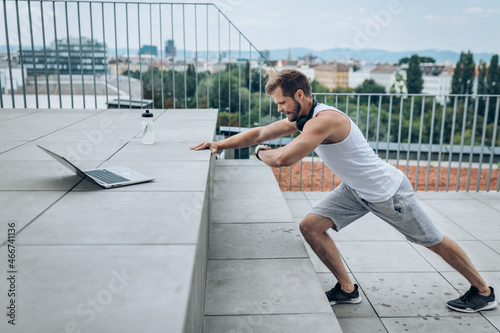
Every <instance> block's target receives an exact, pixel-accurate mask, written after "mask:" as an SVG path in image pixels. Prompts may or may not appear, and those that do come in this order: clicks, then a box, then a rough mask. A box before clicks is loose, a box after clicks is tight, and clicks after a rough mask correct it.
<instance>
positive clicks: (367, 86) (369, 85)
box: [354, 79, 385, 94]
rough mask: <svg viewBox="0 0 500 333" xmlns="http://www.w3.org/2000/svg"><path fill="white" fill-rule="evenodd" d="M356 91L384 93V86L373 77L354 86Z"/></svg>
mask: <svg viewBox="0 0 500 333" xmlns="http://www.w3.org/2000/svg"><path fill="white" fill-rule="evenodd" d="M354 91H355V92H357V93H373V94H384V93H385V88H384V86H381V85H380V84H378V83H377V82H375V80H374V79H367V80H364V81H363V83H361V84H360V85H359V86H357V87H356V88H354Z"/></svg>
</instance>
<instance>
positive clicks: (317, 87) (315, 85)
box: [311, 80, 330, 93]
mask: <svg viewBox="0 0 500 333" xmlns="http://www.w3.org/2000/svg"><path fill="white" fill-rule="evenodd" d="M311 91H313V92H315V93H328V92H330V90H329V89H328V88H327V87H325V86H324V85H322V84H321V83H319V82H318V81H316V80H313V81H312V82H311Z"/></svg>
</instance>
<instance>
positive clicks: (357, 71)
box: [349, 66, 375, 88]
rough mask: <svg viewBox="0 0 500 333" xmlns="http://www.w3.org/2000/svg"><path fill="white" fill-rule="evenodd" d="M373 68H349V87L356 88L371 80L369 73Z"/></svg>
mask: <svg viewBox="0 0 500 333" xmlns="http://www.w3.org/2000/svg"><path fill="white" fill-rule="evenodd" d="M374 68H375V66H363V67H360V68H357V67H350V68H349V87H351V88H356V87H357V86H359V85H361V84H362V83H363V82H365V80H369V79H371V71H372V70H373V69H374Z"/></svg>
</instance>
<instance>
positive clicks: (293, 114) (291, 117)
mask: <svg viewBox="0 0 500 333" xmlns="http://www.w3.org/2000/svg"><path fill="white" fill-rule="evenodd" d="M293 102H294V106H293V110H292V111H291V113H290V114H288V115H287V119H288V121H289V122H291V123H293V122H294V121H297V119H298V118H299V113H300V110H301V109H302V106H301V105H300V103H299V102H298V101H297V100H296V99H295V98H294V99H293Z"/></svg>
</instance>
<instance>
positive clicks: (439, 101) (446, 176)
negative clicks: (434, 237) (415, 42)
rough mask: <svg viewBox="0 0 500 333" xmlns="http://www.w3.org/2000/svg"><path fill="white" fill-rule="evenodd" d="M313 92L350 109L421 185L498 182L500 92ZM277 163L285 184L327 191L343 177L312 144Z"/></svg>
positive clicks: (490, 186) (493, 185) (492, 185)
mask: <svg viewBox="0 0 500 333" xmlns="http://www.w3.org/2000/svg"><path fill="white" fill-rule="evenodd" d="M313 95H314V97H315V98H316V99H317V100H318V101H319V102H323V103H325V104H329V105H331V106H334V107H336V108H338V109H340V110H341V111H344V112H345V113H346V114H347V115H349V117H350V118H351V119H352V120H353V121H354V122H355V123H356V124H357V125H358V127H359V128H360V129H361V131H362V132H363V134H364V135H365V137H366V138H367V140H368V141H369V143H370V145H371V146H372V148H373V149H374V150H375V152H376V153H377V154H379V156H380V157H381V158H383V159H385V160H386V161H388V162H390V163H392V164H393V165H395V166H396V167H398V168H400V169H401V170H402V171H403V172H404V173H405V174H406V175H407V176H408V177H409V178H410V180H411V181H412V183H413V185H414V188H415V190H424V191H432V190H434V191H479V190H481V191H490V190H494V191H497V192H498V191H499V190H500V181H499V178H500V168H499V164H500V137H499V135H498V129H499V119H498V118H499V108H500V96H498V95H439V96H433V95H423V94H409V95H398V94H333V93H331V94H313ZM274 171H275V175H276V178H277V179H278V182H279V184H280V187H281V189H282V190H285V191H292V190H299V191H329V190H332V189H333V188H334V187H335V186H337V185H338V183H339V182H340V180H339V179H337V178H336V177H335V175H334V174H333V173H332V172H331V171H330V170H328V168H325V164H324V163H323V162H322V161H321V160H320V159H319V157H318V156H317V155H316V154H315V153H314V152H312V153H311V154H310V155H309V156H308V157H306V158H304V159H303V160H302V161H301V162H300V163H297V164H296V165H294V166H292V167H289V168H281V169H276V170H274Z"/></svg>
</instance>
